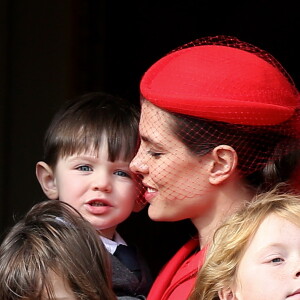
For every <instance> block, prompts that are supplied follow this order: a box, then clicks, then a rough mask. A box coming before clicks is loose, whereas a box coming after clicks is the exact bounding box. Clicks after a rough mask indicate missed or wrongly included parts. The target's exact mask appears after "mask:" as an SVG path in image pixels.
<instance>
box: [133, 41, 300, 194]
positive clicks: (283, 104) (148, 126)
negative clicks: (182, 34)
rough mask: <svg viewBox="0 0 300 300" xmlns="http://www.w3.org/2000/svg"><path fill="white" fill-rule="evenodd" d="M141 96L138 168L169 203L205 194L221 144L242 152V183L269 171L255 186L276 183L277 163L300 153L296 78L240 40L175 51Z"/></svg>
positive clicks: (152, 72)
mask: <svg viewBox="0 0 300 300" xmlns="http://www.w3.org/2000/svg"><path fill="white" fill-rule="evenodd" d="M140 90H141V97H142V115H141V121H140V133H141V138H142V142H141V146H140V149H139V152H138V154H137V156H136V157H135V159H134V160H133V162H132V164H131V165H132V166H133V169H134V170H135V171H136V172H137V173H140V174H141V175H142V177H143V178H144V180H143V181H144V184H145V185H146V186H149V187H152V188H154V189H157V190H159V194H160V195H162V191H164V189H165V192H166V194H165V195H164V198H165V199H166V198H169V199H183V198H189V197H190V198H192V197H194V196H196V195H200V194H201V193H203V191H204V189H206V187H203V186H202V185H203V184H204V185H206V183H205V182H206V179H205V178H206V177H205V174H206V173H207V168H206V165H205V163H206V157H207V155H208V154H209V153H210V152H211V151H212V150H213V149H214V148H215V147H216V146H218V145H228V146H231V147H232V148H233V149H234V150H235V151H236V153H237V156H238V165H237V169H238V170H239V174H240V175H241V176H242V177H246V176H248V177H249V176H250V177H251V176H252V175H251V174H256V173H257V171H259V172H260V173H261V174H260V175H259V176H256V175H255V176H254V179H253V178H252V179H251V180H252V182H251V183H254V185H255V186H259V185H260V184H264V181H267V180H268V179H266V177H265V173H264V172H262V170H263V169H266V167H267V166H269V165H270V162H274V161H279V160H281V159H282V158H286V157H287V155H290V154H291V153H297V151H298V148H299V92H298V90H297V88H296V87H295V84H294V83H293V80H292V79H291V77H290V76H289V74H288V73H287V72H286V71H285V70H284V68H283V67H282V66H281V64H280V63H279V62H278V61H277V60H276V59H275V58H274V57H273V56H272V55H270V54H269V53H267V52H266V51H264V50H261V49H259V48H258V47H256V46H253V45H251V44H248V43H245V42H242V41H240V40H238V39H237V38H235V37H227V36H216V37H208V38H203V39H198V40H196V41H194V42H191V43H188V44H186V45H183V46H182V47H179V48H177V49H175V50H174V51H172V52H170V53H169V54H167V55H166V56H164V57H163V58H161V59H160V60H158V61H157V62H156V63H154V64H153V65H152V66H151V67H150V68H149V69H148V70H147V71H146V72H145V74H144V76H143V78H142V80H141V83H140ZM174 141H175V142H174ZM179 142H180V143H179ZM196 158H197V159H196ZM199 161H200V164H199ZM197 162H198V164H197ZM135 167H136V169H135ZM270 169H272V168H270ZM279 172H281V171H279ZM277 173H278V172H277ZM277 175H278V174H277ZM279 175H280V174H279ZM250 177H249V178H250ZM251 180H250V181H251ZM167 194H168V196H167Z"/></svg>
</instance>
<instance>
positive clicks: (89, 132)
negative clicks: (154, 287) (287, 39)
mask: <svg viewBox="0 0 300 300" xmlns="http://www.w3.org/2000/svg"><path fill="white" fill-rule="evenodd" d="M138 122H139V112H138V110H137V108H135V106H134V105H133V104H130V103H128V102H126V101H124V100H123V99H120V98H118V97H114V96H111V95H107V94H104V93H90V94H86V95H83V96H81V97H79V99H75V100H74V101H71V102H69V103H67V104H66V105H64V106H63V107H62V108H61V110H60V111H58V113H57V114H56V115H55V116H54V119H53V120H52V122H51V124H50V126H49V128H48V130H47V132H46V136H45V140H44V161H39V162H38V163H37V165H36V175H37V178H38V180H39V182H40V185H41V187H42V189H43V191H44V193H45V194H46V195H47V197H48V198H50V199H59V200H61V201H64V202H66V203H68V204H70V205H72V206H73V207H74V208H76V209H77V210H78V211H79V212H80V213H81V214H82V215H83V217H84V218H86V219H87V220H88V221H89V222H90V223H91V224H92V225H93V226H94V228H95V229H96V230H98V231H99V233H100V234H101V238H102V240H103V242H104V244H105V246H106V248H107V250H108V251H109V252H110V253H111V254H114V256H112V265H113V266H112V273H113V274H112V275H113V288H114V291H115V293H116V294H117V296H120V297H121V296H130V297H140V298H138V299H143V297H145V296H146V295H147V293H148V290H149V288H150V285H151V282H152V280H151V276H150V274H149V271H148V268H147V267H146V266H145V265H144V263H143V262H142V260H139V263H138V264H136V263H135V265H134V266H125V265H124V262H123V261H122V263H121V261H120V260H121V259H120V258H117V253H118V252H119V248H120V247H118V246H119V245H120V244H123V245H126V242H125V241H124V240H123V239H122V237H121V236H120V235H119V234H118V233H117V232H116V229H117V226H118V224H120V223H121V222H123V221H124V220H126V219H127V218H128V217H129V216H130V214H131V213H132V212H133V211H136V212H137V211H139V210H140V209H141V207H142V204H141V201H139V199H141V197H140V194H141V188H140V185H139V182H138V180H137V177H136V176H135V175H134V174H133V173H132V172H131V171H130V169H129V162H130V161H131V159H132V158H133V156H134V154H135V152H136V149H137V146H138ZM117 247H118V250H117ZM126 249H128V248H126ZM116 250H117V251H116ZM75 259H76V258H75ZM128 260H129V259H127V260H126V261H125V263H127V262H128ZM128 299H129V298H128ZM133 299H134V298H133Z"/></svg>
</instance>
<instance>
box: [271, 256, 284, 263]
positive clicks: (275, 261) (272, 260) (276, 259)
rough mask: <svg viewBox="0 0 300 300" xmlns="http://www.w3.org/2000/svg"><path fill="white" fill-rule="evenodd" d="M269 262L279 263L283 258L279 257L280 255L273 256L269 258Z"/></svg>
mask: <svg viewBox="0 0 300 300" xmlns="http://www.w3.org/2000/svg"><path fill="white" fill-rule="evenodd" d="M270 262H272V263H280V262H283V259H282V258H280V257H275V258H273V259H271V261H270Z"/></svg>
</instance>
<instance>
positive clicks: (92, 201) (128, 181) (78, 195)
mask: <svg viewBox="0 0 300 300" xmlns="http://www.w3.org/2000/svg"><path fill="white" fill-rule="evenodd" d="M54 184H55V187H56V189H57V193H58V197H59V200H61V201H64V202H67V203H69V204H70V205H72V206H73V207H74V208H76V209H77V210H78V211H79V212H80V213H81V214H82V215H83V217H85V218H86V219H87V220H88V221H89V222H90V223H91V224H92V225H93V226H94V227H95V228H96V229H97V230H101V232H102V233H103V235H104V236H106V237H108V238H112V237H113V234H114V232H115V228H116V226H117V225H118V224H119V223H121V222H123V221H124V220H125V219H127V218H128V216H129V215H130V214H131V212H132V211H133V209H134V207H135V205H136V199H137V187H136V184H135V180H134V175H133V173H132V172H131V171H130V170H129V162H128V161H121V160H118V161H114V162H111V161H108V153H107V147H105V146H101V147H100V150H99V153H92V152H87V153H82V154H75V155H72V156H68V157H66V158H60V159H59V160H58V162H57V165H56V168H55V171H54Z"/></svg>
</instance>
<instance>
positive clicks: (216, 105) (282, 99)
mask: <svg viewBox="0 0 300 300" xmlns="http://www.w3.org/2000/svg"><path fill="white" fill-rule="evenodd" d="M278 64H279V63H278ZM140 90H141V95H142V97H144V98H145V99H147V100H148V101H150V102H151V103H153V104H154V105H156V106H158V107H160V108H162V109H165V110H168V111H171V112H176V113H181V114H186V115H190V116H195V117H201V118H206V119H210V120H215V121H223V122H227V123H232V124H241V125H254V126H261V125H276V124H280V123H282V122H284V121H286V120H288V119H289V118H291V116H292V115H293V114H294V112H295V109H296V107H297V105H298V101H299V93H298V92H297V90H296V88H295V86H294V85H293V84H292V83H291V82H290V81H289V79H288V77H287V76H286V75H285V74H284V73H283V72H282V70H281V69H279V68H278V67H277V66H276V65H274V64H271V63H270V62H269V61H267V60H265V59H263V58H262V57H260V56H259V55H257V54H255V53H251V52H248V51H245V50H242V49H238V48H234V47H230V46H224V45H199V46H192V47H187V48H182V49H179V50H177V51H173V52H171V53H169V54H168V55H166V56H165V57H163V58H161V59H160V60H158V61H157V62H156V63H154V64H153V65H152V66H151V67H150V68H149V69H148V70H147V71H146V73H145V74H144V76H143V78H142V80H141V83H140Z"/></svg>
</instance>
